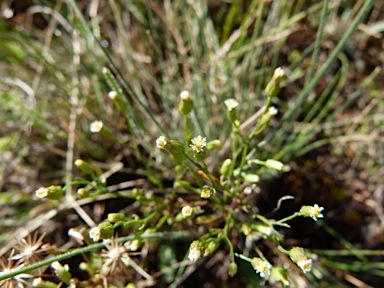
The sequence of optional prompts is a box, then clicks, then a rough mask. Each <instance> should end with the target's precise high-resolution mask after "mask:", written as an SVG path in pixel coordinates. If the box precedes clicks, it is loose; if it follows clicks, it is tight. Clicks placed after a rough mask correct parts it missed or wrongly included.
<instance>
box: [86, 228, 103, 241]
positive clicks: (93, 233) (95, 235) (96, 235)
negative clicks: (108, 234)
mask: <svg viewBox="0 0 384 288" xmlns="http://www.w3.org/2000/svg"><path fill="white" fill-rule="evenodd" d="M100 237H101V230H100V228H99V227H93V228H92V229H91V230H89V238H91V239H92V240H93V242H97V241H99V240H100Z"/></svg>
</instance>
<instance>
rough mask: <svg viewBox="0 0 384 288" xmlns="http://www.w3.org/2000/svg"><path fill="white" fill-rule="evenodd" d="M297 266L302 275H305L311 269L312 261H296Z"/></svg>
mask: <svg viewBox="0 0 384 288" xmlns="http://www.w3.org/2000/svg"><path fill="white" fill-rule="evenodd" d="M297 266H299V267H300V268H301V270H303V272H304V273H307V272H309V271H311V269H312V259H308V258H307V259H302V260H300V261H297Z"/></svg>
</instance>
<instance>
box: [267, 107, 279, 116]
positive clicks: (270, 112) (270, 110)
mask: <svg viewBox="0 0 384 288" xmlns="http://www.w3.org/2000/svg"><path fill="white" fill-rule="evenodd" d="M278 112H279V110H277V108H276V107H275V106H271V107H269V108H268V111H267V113H268V115H270V116H275V115H277V113H278Z"/></svg>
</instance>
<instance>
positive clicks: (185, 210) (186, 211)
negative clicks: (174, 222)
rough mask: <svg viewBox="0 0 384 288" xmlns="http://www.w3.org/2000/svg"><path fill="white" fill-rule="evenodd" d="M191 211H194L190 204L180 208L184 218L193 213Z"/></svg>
mask: <svg viewBox="0 0 384 288" xmlns="http://www.w3.org/2000/svg"><path fill="white" fill-rule="evenodd" d="M193 213H194V209H193V207H191V206H184V207H183V208H182V209H181V214H183V217H184V218H188V217H191V216H192V215H193Z"/></svg>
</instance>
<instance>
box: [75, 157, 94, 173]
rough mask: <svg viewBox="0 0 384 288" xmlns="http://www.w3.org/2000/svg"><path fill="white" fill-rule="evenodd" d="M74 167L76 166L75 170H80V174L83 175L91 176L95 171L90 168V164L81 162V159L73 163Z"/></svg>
mask: <svg viewBox="0 0 384 288" xmlns="http://www.w3.org/2000/svg"><path fill="white" fill-rule="evenodd" d="M75 166H76V167H77V168H79V169H80V170H81V172H83V173H84V174H87V175H89V174H93V173H94V171H95V169H93V167H92V165H91V164H89V163H87V162H85V161H84V160H82V159H77V160H76V161H75Z"/></svg>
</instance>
